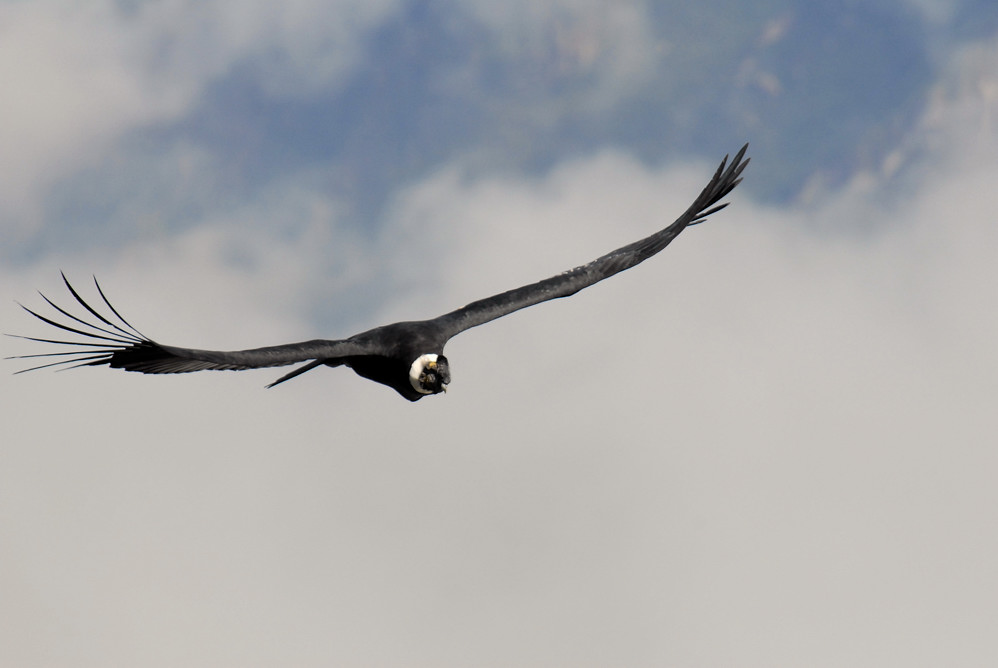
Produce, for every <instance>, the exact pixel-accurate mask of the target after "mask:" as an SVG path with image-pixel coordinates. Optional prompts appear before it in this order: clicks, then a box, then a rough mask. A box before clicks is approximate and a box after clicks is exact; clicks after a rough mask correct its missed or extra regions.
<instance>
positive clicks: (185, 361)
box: [9, 144, 749, 401]
mask: <svg viewBox="0 0 998 668" xmlns="http://www.w3.org/2000/svg"><path fill="white" fill-rule="evenodd" d="M747 149H748V144H746V145H745V146H743V147H742V149H741V150H740V151H738V153H737V154H736V155H735V157H734V160H732V161H731V163H730V164H728V156H725V157H724V160H722V161H721V164H720V166H719V167H718V168H717V171H716V172H714V176H713V177H712V178H711V179H710V182H709V183H708V184H707V186H706V187H705V188H704V189H703V191H702V192H701V193H700V195H699V197H697V198H696V200H695V201H694V202H693V204H691V205H690V207H689V208H688V209H687V210H686V211H685V212H684V213H683V215H681V216H680V217H679V218H677V219H676V221H675V222H674V223H672V224H671V225H669V226H668V227H666V228H665V229H663V230H660V231H659V232H656V233H655V234H652V235H651V236H649V237H646V238H644V239H640V240H638V241H635V242H634V243H631V244H628V245H626V246H624V247H622V248H618V249H617V250H615V251H612V252H610V253H607V254H606V255H603V256H602V257H599V258H597V259H595V260H593V261H592V262H590V263H588V264H584V265H581V266H579V267H576V268H575V269H571V270H569V271H566V272H563V273H561V274H558V275H557V276H552V277H551V278H548V279H545V280H543V281H538V282H537V283H531V284H530V285H525V286H523V287H521V288H516V289H515V290H509V291H507V292H503V293H501V294H498V295H494V296H492V297H487V298H485V299H480V300H478V301H475V302H472V303H470V304H468V305H467V306H465V307H464V308H459V309H457V310H456V311H451V312H450V313H446V314H444V315H442V316H439V317H437V318H433V319H432V320H420V321H414V322H397V323H394V324H391V325H384V326H382V327H376V328H374V329H371V330H368V331H366V332H361V333H360V334H355V335H354V336H351V337H350V338H347V339H341V340H339V341H331V340H325V339H315V340H313V341H304V342H302V343H288V344H285V345H280V346H269V347H266V348H254V349H251V350H236V351H229V352H224V351H216V350H196V349H193V348H178V347H176V346H168V345H165V344H162V343H159V342H157V341H155V340H153V339H151V338H149V337H147V336H145V335H144V334H142V333H141V332H139V331H138V330H137V329H135V328H134V327H132V326H131V325H130V324H129V323H128V321H127V320H125V319H124V318H123V317H122V316H121V314H120V313H118V311H117V310H116V309H115V308H114V306H112V305H111V302H110V301H108V299H107V297H106V296H105V295H104V291H103V290H102V289H101V287H100V284H99V283H97V279H96V278H94V284H95V285H96V287H97V292H98V294H99V295H100V297H101V299H102V300H103V301H104V305H105V306H107V308H108V309H109V311H105V312H104V313H101V312H99V311H98V310H97V309H96V308H94V307H92V306H91V305H90V304H88V303H87V302H86V301H84V300H83V298H82V297H81V296H80V294H79V293H78V292H77V291H76V289H75V288H73V286H72V285H71V284H70V283H69V280H68V279H66V276H65V274H63V277H62V278H63V281H64V282H65V284H66V287H67V288H68V289H69V292H70V294H71V295H72V296H73V298H74V299H75V300H76V301H77V302H78V303H79V305H80V306H82V307H83V308H84V309H85V310H86V314H84V316H83V317H78V316H76V315H73V314H71V313H70V312H69V311H68V310H66V309H64V308H62V307H60V306H57V305H56V304H55V303H54V302H53V301H52V300H50V299H49V298H48V297H46V296H45V295H44V294H43V295H41V296H42V298H43V299H44V300H45V301H46V302H47V303H48V304H49V306H51V307H52V308H54V309H55V310H56V311H57V312H58V313H59V314H60V315H61V316H62V317H63V318H68V319H69V320H63V321H62V322H59V321H57V320H55V319H53V318H58V317H59V316H55V315H53V316H52V318H49V317H46V316H44V315H41V314H39V313H36V312H35V311H33V310H31V309H29V308H28V307H26V306H24V305H23V304H21V307H22V308H23V309H24V310H26V311H27V312H28V313H30V314H31V315H33V316H35V317H36V318H38V319H40V320H42V321H44V322H46V323H48V324H49V325H52V326H54V327H58V328H59V329H61V330H64V331H67V332H71V333H73V334H76V335H79V336H83V337H85V340H83V341H62V340H57V339H42V338H35V337H29V336H19V337H18V338H22V339H28V340H30V341H39V342H42V343H50V344H55V345H59V346H74V347H75V349H74V350H69V351H59V352H51V353H37V354H33V355H19V356H17V357H16V358H15V359H24V358H60V359H58V360H57V361H54V362H50V363H47V364H41V365H38V366H34V367H31V368H30V369H23V370H22V371H18V372H17V373H23V372H25V371H33V370H35V369H42V368H45V367H57V366H61V367H63V368H74V367H80V366H100V365H104V364H106V365H107V366H109V367H111V368H112V369H124V370H126V371H137V372H140V373H187V372H190V371H203V370H205V369H232V370H242V369H259V368H264V367H278V366H287V365H291V364H298V363H301V362H305V364H304V365H302V366H300V367H298V368H296V369H295V370H293V371H291V372H290V373H288V374H285V375H284V376H281V377H280V378H278V379H277V380H276V381H274V382H273V383H271V384H270V385H268V386H267V387H273V386H274V385H277V384H279V383H283V382H284V381H286V380H291V379H292V378H295V377H296V376H299V375H301V374H303V373H305V372H306V371H310V370H311V369H314V368H316V367H318V366H322V365H325V366H329V367H337V366H346V367H349V368H351V369H353V370H354V372H356V373H357V374H358V375H360V376H363V377H364V378H369V379H370V380H373V381H375V382H378V383H382V384H384V385H387V386H388V387H391V388H392V389H394V390H395V391H396V392H398V393H399V394H401V395H402V396H403V397H405V398H406V399H408V400H410V401H417V400H419V399H422V398H423V397H425V396H427V395H430V394H438V393H440V392H444V391H446V390H447V385H448V384H449V383H450V380H451V373H450V363H449V362H448V360H447V358H446V357H445V356H444V346H445V345H446V344H447V342H448V341H449V340H450V339H451V338H452V337H454V336H456V335H457V334H460V333H461V332H463V331H465V330H467V329H471V328H472V327H477V326H478V325H484V324H485V323H487V322H490V321H492V320H495V319H496V318H501V317H502V316H504V315H508V314H510V313H513V312H514V311H519V310H520V309H523V308H527V307H528V306H533V305H534V304H539V303H541V302H545V301H548V300H550V299H558V298H560V297H568V296H570V295H574V294H575V293H576V292H578V291H579V290H582V289H583V288H587V287H589V286H590V285H593V284H594V283H598V282H599V281H602V280H603V279H605V278H609V277H610V276H613V275H614V274H617V273H619V272H621V271H624V270H625V269H630V268H631V267H633V266H634V265H636V264H638V263H640V262H644V261H645V260H647V259H648V258H650V257H651V256H652V255H655V254H656V253H658V252H659V251H661V250H662V249H663V248H665V247H666V246H668V245H669V243H670V242H671V241H672V240H673V239H675V238H676V236H677V235H678V234H679V233H680V232H682V231H683V230H684V229H686V228H687V227H689V226H690V225H696V224H698V223H702V222H703V221H704V220H705V219H706V218H707V216H709V215H711V214H713V213H717V212H718V211H720V210H721V209H723V208H724V207H726V206H727V203H724V204H718V202H719V201H720V200H721V199H722V198H723V197H724V196H725V195H727V194H728V193H729V192H731V190H732V189H733V188H734V187H735V186H737V185H738V184H739V183H740V182H741V173H742V170H744V169H745V166H746V165H747V164H748V162H749V159H748V158H745V151H746V150H747ZM102 310H103V309H102ZM85 318H86V319H85ZM60 319H61V318H60ZM67 323H71V324H67ZM9 359H10V358H9Z"/></svg>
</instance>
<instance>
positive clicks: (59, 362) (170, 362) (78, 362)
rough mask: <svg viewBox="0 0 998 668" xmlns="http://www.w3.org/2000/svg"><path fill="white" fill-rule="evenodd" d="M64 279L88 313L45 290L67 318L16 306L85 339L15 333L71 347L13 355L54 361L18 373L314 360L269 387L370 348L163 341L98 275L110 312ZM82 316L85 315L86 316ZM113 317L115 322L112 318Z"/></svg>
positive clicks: (179, 369) (171, 369)
mask: <svg viewBox="0 0 998 668" xmlns="http://www.w3.org/2000/svg"><path fill="white" fill-rule="evenodd" d="M62 280H63V281H64V282H65V284H66V287H67V288H68V289H69V292H70V294H71V295H73V298H74V299H76V301H77V302H78V303H79V304H80V305H81V306H82V307H83V308H84V309H86V311H87V315H85V316H84V317H78V316H76V315H73V314H72V313H70V312H69V311H68V310H66V309H64V308H62V307H60V306H57V305H56V304H55V302H53V301H52V300H51V299H49V298H48V297H46V296H45V295H42V299H44V300H45V301H46V302H47V303H48V304H49V306H51V307H52V308H53V309H55V310H56V311H57V312H58V313H59V314H60V315H61V316H62V318H68V320H64V321H63V322H59V321H58V320H54V319H52V318H49V317H46V316H44V315H41V314H39V313H36V312H35V311H32V310H31V309H29V308H28V307H27V306H24V305H23V304H21V305H20V306H21V308H23V309H24V310H25V311H27V312H28V313H30V314H31V315H33V316H35V317H36V318H38V319H39V320H41V321H43V322H46V323H48V324H49V325H52V326H53V327H58V328H59V329H61V330H64V331H67V332H70V333H72V334H76V335H78V336H82V337H84V338H83V340H76V341H64V340H58V339H42V338H37V337H32V336H18V337H17V338H21V339H27V340H29V341H39V342H42V343H51V344H55V345H59V346H71V347H72V349H70V350H60V351H58V352H51V353H36V354H33V355H18V356H17V357H15V358H13V359H30V358H35V359H40V358H45V359H54V361H50V362H46V363H45V364H39V365H37V366H33V367H31V368H29V369H22V370H21V371H18V372H17V373H24V372H25V371H34V370H35V369H43V368H46V367H63V368H73V367H79V366H100V365H103V364H106V365H108V366H109V367H111V368H113V369H124V370H126V371H138V372H140V373H187V372H190V371H203V370H206V369H232V370H243V369H260V368H265V367H275V366H287V365H289V364H296V363H298V362H306V361H309V360H313V361H312V363H310V364H307V365H305V366H304V367H301V368H299V369H296V370H295V371H292V372H291V373H289V374H287V375H286V376H284V377H282V378H280V379H278V380H277V381H276V382H274V383H272V384H271V385H268V387H273V386H274V385H277V384H278V383H281V382H283V381H285V380H289V379H291V378H294V377H295V376H297V375H299V374H301V373H304V372H305V371H308V370H309V369H312V368H315V367H316V366H319V365H320V364H323V363H324V362H326V361H332V360H335V359H337V358H341V357H345V356H350V355H359V354H370V353H371V352H372V351H371V350H370V349H369V347H368V346H363V345H360V344H358V343H355V342H353V341H349V340H344V341H326V340H322V339H316V340H314V341H304V342H302V343H289V344H285V345H282V346H269V347H266V348H253V349H251V350H234V351H220V350H196V349H193V348H178V347H176V346H167V345H163V344H161V343H157V342H156V341H153V340H152V339H150V338H149V337H147V336H145V335H144V334H142V333H141V332H139V331H138V330H137V329H135V328H134V327H132V325H130V324H129V323H128V321H127V320H125V319H124V318H123V317H122V316H121V314H120V313H118V311H117V310H116V309H115V308H114V306H112V305H111V302H110V301H108V299H107V297H106V296H105V295H104V291H103V290H102V289H101V287H100V284H99V283H97V279H96V278H94V285H96V286H97V292H98V293H99V294H100V296H101V299H102V300H103V301H104V304H105V305H106V306H107V308H108V309H109V310H110V312H109V313H104V314H102V313H100V312H99V311H98V310H97V309H95V308H94V307H92V306H91V305H90V304H88V303H87V302H86V301H84V299H83V298H82V297H81V296H80V294H79V293H78V292H77V291H76V289H75V288H73V286H72V285H71V284H70V283H69V280H68V279H67V278H66V276H65V274H63V277H62ZM86 318H89V320H88V319H86ZM115 319H116V320H117V322H115ZM67 323H71V324H67ZM12 336H15V335H12Z"/></svg>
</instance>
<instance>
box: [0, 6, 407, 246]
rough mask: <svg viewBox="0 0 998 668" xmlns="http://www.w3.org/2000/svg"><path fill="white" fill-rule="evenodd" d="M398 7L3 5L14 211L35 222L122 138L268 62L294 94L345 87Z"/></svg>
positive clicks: (1, 105) (1, 130)
mask: <svg viewBox="0 0 998 668" xmlns="http://www.w3.org/2000/svg"><path fill="white" fill-rule="evenodd" d="M399 4H400V3H399V2H398V1H397V0H380V1H378V2H371V1H369V0H365V1H363V2H358V1H356V0H341V1H339V2H319V1H318V0H295V1H292V2H283V3H271V2H255V3H254V2H250V3H245V2H244V3H238V4H237V3H229V2H222V1H218V2H198V3H190V2H185V1H182V0H170V1H166V2H156V3H141V4H139V5H138V6H137V7H136V8H135V9H134V10H133V11H131V12H123V11H121V10H120V9H118V8H117V6H116V3H113V2H111V1H110V0H107V1H96V2H88V3H85V4H82V3H72V2H38V3H6V4H4V5H3V6H2V7H0V82H2V86H3V89H4V94H3V96H2V97H0V118H3V121H4V122H3V123H2V124H0V145H3V146H4V159H3V160H2V161H0V184H2V185H0V199H2V201H3V206H4V207H6V209H7V210H8V212H10V213H16V214H18V219H19V220H21V221H22V224H29V225H30V224H32V222H33V221H35V220H37V213H38V212H37V211H36V208H37V205H36V201H37V198H38V197H40V195H41V192H42V190H43V189H44V187H45V186H46V185H48V184H50V183H52V182H53V181H54V180H55V179H57V178H58V177H60V176H64V175H66V174H68V173H71V172H72V171H74V170H77V169H82V168H85V167H87V166H88V165H91V164H93V162H94V161H96V160H97V159H98V157H106V155H107V148H108V146H109V145H110V143H111V142H113V140H115V139H116V138H118V137H120V136H121V135H122V134H124V133H127V132H128V131H130V130H132V129H134V128H136V127H138V126H141V125H143V124H148V123H155V122H160V121H169V120H173V119H176V118H178V117H180V116H181V115H183V114H184V113H186V112H187V111H188V110H189V109H190V107H191V105H192V104H194V103H195V102H196V101H197V99H198V96H199V95H200V94H201V93H202V92H203V91H204V89H205V87H206V86H207V85H209V84H210V83H211V82H212V81H214V80H216V79H217V78H218V77H220V76H222V75H224V74H226V73H227V72H229V71H230V69H231V68H232V67H233V66H234V65H236V64H238V63H240V62H246V61H252V60H253V59H258V61H259V62H260V63H261V64H262V65H261V66H264V65H265V66H266V67H267V68H268V71H267V77H266V78H267V80H268V81H271V82H279V83H275V84H273V85H274V86H275V87H276V86H279V87H280V92H281V93H283V94H293V93H295V92H300V91H302V90H311V89H314V88H316V87H318V86H325V85H335V83H337V82H338V80H339V78H340V77H342V76H343V75H344V74H345V73H346V72H349V71H350V69H351V68H352V67H353V66H354V65H355V64H356V62H357V56H358V54H359V52H360V47H361V45H362V44H363V40H364V38H365V36H366V34H367V31H369V30H370V29H372V28H373V27H375V26H377V25H378V24H379V23H380V22H381V21H383V20H385V19H386V18H387V17H389V16H390V15H391V14H392V12H393V11H395V10H396V9H397V8H398V6H399ZM7 218H8V219H9V220H10V219H11V217H10V216H7ZM14 231H15V230H12V232H14Z"/></svg>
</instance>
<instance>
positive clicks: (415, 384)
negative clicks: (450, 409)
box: [409, 353, 437, 394]
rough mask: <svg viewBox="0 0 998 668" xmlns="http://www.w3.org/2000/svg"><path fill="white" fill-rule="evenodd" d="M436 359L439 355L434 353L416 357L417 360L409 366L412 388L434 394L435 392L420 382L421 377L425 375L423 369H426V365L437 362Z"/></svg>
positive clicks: (423, 392)
mask: <svg viewBox="0 0 998 668" xmlns="http://www.w3.org/2000/svg"><path fill="white" fill-rule="evenodd" d="M436 361H437V356H436V355H434V354H433V353H427V354H425V355H420V356H419V357H417V358H416V361H415V362H413V363H412V366H410V367H409V384H410V385H412V389H414V390H416V391H417V392H419V393H420V394H433V392H431V391H430V390H427V389H426V388H424V387H423V386H422V385H420V384H419V377H420V376H422V375H423V370H424V369H426V365H428V364H430V363H431V362H434V363H435V362H436Z"/></svg>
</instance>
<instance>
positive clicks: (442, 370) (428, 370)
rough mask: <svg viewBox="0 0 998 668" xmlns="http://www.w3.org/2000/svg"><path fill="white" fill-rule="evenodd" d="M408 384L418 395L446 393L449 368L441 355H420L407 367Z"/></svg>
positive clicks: (445, 359)
mask: <svg viewBox="0 0 998 668" xmlns="http://www.w3.org/2000/svg"><path fill="white" fill-rule="evenodd" d="M409 382H410V383H411V384H412V387H413V388H414V389H415V390H416V391H417V392H419V393H420V394H438V393H440V392H446V391H447V384H448V383H450V366H449V365H448V364H447V358H446V357H444V356H443V355H434V354H432V353H428V354H426V355H420V356H419V357H417V358H416V361H415V362H413V363H412V366H410V367H409Z"/></svg>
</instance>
